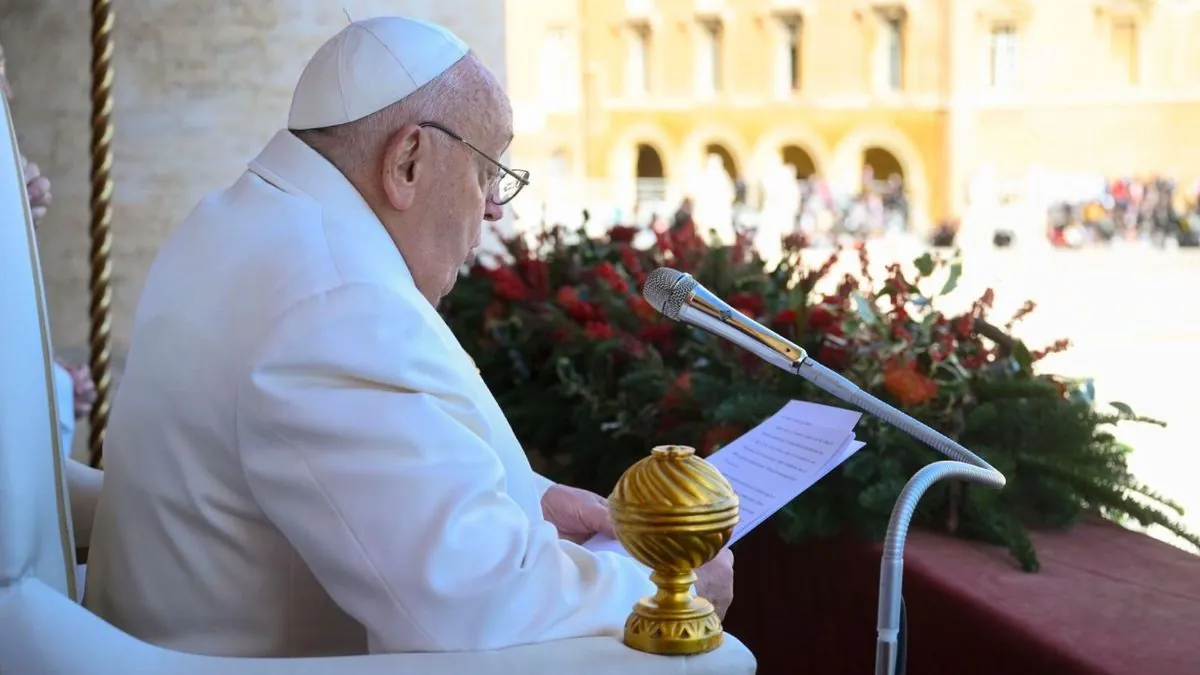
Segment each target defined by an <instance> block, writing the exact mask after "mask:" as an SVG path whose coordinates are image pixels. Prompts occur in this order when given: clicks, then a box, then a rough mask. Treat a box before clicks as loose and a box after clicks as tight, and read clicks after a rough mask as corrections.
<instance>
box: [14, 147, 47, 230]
mask: <svg viewBox="0 0 1200 675" xmlns="http://www.w3.org/2000/svg"><path fill="white" fill-rule="evenodd" d="M21 170H22V171H23V172H24V174H25V193H26V195H28V197H29V208H30V210H31V211H32V212H33V221H34V222H35V223H36V222H37V221H39V220H41V219H42V216H44V215H46V209H47V207H49V206H50V202H51V201H53V198H52V197H51V196H50V179H49V178H46V177H45V176H43V175H42V170H41V169H40V168H38V165H37V164H34V163H33V162H30V161H29V160H27V159H25V158H24V157H22V158H21Z"/></svg>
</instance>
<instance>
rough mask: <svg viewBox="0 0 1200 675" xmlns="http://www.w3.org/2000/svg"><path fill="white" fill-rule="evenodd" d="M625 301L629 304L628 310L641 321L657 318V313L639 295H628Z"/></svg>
mask: <svg viewBox="0 0 1200 675" xmlns="http://www.w3.org/2000/svg"><path fill="white" fill-rule="evenodd" d="M625 303H626V304H627V305H629V311H631V312H633V314H634V316H636V317H637V318H639V319H641V320H642V321H654V320H655V319H657V318H659V313H658V312H656V311H655V310H654V308H653V307H651V306H650V303H648V302H646V299H645V298H643V297H642V296H640V295H631V296H629V299H628V300H626V301H625Z"/></svg>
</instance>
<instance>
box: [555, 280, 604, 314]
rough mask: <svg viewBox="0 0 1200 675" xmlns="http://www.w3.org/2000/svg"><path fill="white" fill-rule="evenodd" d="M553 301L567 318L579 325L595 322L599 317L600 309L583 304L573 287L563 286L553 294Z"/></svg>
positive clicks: (589, 304)
mask: <svg viewBox="0 0 1200 675" xmlns="http://www.w3.org/2000/svg"><path fill="white" fill-rule="evenodd" d="M554 299H555V301H556V302H558V304H559V306H561V307H562V308H563V310H565V311H566V313H567V316H569V317H571V318H572V319H575V320H576V321H578V322H580V323H587V322H589V321H595V320H596V319H599V318H600V316H601V312H600V308H599V307H596V306H595V305H593V304H591V303H590V302H584V301H583V300H582V299H581V298H580V297H579V292H578V291H576V290H575V288H574V287H573V286H563V287H561V288H559V289H558V292H557V293H555V294H554Z"/></svg>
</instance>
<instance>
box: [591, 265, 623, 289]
mask: <svg viewBox="0 0 1200 675" xmlns="http://www.w3.org/2000/svg"><path fill="white" fill-rule="evenodd" d="M596 276H597V277H599V278H600V279H602V280H603V281H604V283H606V284H607V285H608V287H609V288H611V289H613V291H615V292H617V293H628V292H629V284H626V283H625V280H624V279H622V278H621V274H620V273H619V272H617V268H616V267H613V264H612V263H610V262H608V261H607V260H606V261H604V262H602V263H600V264H599V265H597V266H596Z"/></svg>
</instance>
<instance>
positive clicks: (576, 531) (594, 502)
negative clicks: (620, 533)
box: [542, 485, 617, 544]
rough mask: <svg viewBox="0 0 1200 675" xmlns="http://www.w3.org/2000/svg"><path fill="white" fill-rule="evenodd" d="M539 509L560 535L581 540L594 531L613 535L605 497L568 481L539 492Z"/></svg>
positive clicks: (574, 540)
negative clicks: (541, 492) (566, 483)
mask: <svg viewBox="0 0 1200 675" xmlns="http://www.w3.org/2000/svg"><path fill="white" fill-rule="evenodd" d="M542 513H543V514H544V515H545V517H546V520H548V521H550V522H551V523H553V525H554V527H556V528H557V529H558V536H559V538H561V539H566V540H568V541H572V542H575V543H576V544H582V543H583V542H585V541H587V540H588V539H591V538H592V537H593V536H595V535H596V534H604V535H607V536H609V537H612V538H614V539H615V538H616V537H617V534H616V532H614V531H613V526H612V520H611V519H610V518H609V517H608V500H607V499H605V498H604V497H601V496H600V495H598V494H596V493H594V492H588V491H587V490H580V489H579V488H573V487H571V486H569V485H552V486H551V487H550V489H549V490H546V494H544V495H542Z"/></svg>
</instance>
